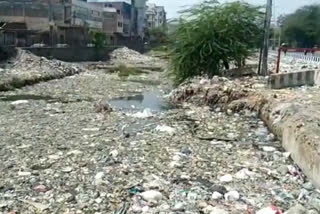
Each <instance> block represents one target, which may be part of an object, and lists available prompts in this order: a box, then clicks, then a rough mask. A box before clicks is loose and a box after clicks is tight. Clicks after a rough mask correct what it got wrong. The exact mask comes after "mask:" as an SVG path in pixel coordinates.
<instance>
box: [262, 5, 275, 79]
mask: <svg viewBox="0 0 320 214" xmlns="http://www.w3.org/2000/svg"><path fill="white" fill-rule="evenodd" d="M271 18H272V0H267V7H266V20H265V28H264V42H263V56H262V71H261V74H262V75H263V76H268V75H269V71H268V54H269V38H270V26H271Z"/></svg>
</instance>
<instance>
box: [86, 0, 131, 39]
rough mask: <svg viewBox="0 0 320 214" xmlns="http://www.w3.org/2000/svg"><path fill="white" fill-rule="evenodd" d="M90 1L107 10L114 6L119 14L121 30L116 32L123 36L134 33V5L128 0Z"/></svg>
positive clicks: (89, 0) (119, 27) (118, 23)
mask: <svg viewBox="0 0 320 214" xmlns="http://www.w3.org/2000/svg"><path fill="white" fill-rule="evenodd" d="M88 3H90V4H93V5H96V6H99V7H102V8H104V9H106V10H109V11H110V10H112V9H108V8H113V9H115V10H116V12H117V14H118V19H117V25H118V29H122V32H119V30H118V31H117V32H115V33H121V35H122V36H125V37H130V36H132V34H133V29H134V23H133V22H132V6H131V4H129V3H128V2H126V1H110V0H88Z"/></svg>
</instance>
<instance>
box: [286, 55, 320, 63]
mask: <svg viewBox="0 0 320 214" xmlns="http://www.w3.org/2000/svg"><path fill="white" fill-rule="evenodd" d="M285 57H292V58H294V59H300V60H303V61H309V62H316V63H320V56H314V55H311V54H310V55H309V54H307V55H305V54H303V53H287V54H286V55H285Z"/></svg>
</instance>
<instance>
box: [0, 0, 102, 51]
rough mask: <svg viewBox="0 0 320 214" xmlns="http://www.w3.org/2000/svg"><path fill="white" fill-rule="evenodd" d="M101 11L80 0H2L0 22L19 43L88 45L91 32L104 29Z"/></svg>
mask: <svg viewBox="0 0 320 214" xmlns="http://www.w3.org/2000/svg"><path fill="white" fill-rule="evenodd" d="M102 12H103V11H102V9H101V8H99V7H95V6H93V5H89V4H88V3H87V2H85V1H80V0H0V25H1V23H5V24H6V26H5V28H4V34H14V36H15V44H16V45H17V46H30V45H33V44H39V43H41V44H44V45H51V46H53V45H55V44H59V43H67V44H69V45H73V46H75V45H85V44H86V43H87V41H88V32H89V31H102V29H103V23H102Z"/></svg>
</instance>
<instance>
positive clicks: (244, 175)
mask: <svg viewBox="0 0 320 214" xmlns="http://www.w3.org/2000/svg"><path fill="white" fill-rule="evenodd" d="M253 175H254V173H253V172H251V171H250V170H249V169H246V168H245V169H241V170H240V171H239V172H237V173H236V175H235V177H236V178H237V179H240V180H246V179H249V178H250V177H252V176H253Z"/></svg>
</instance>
